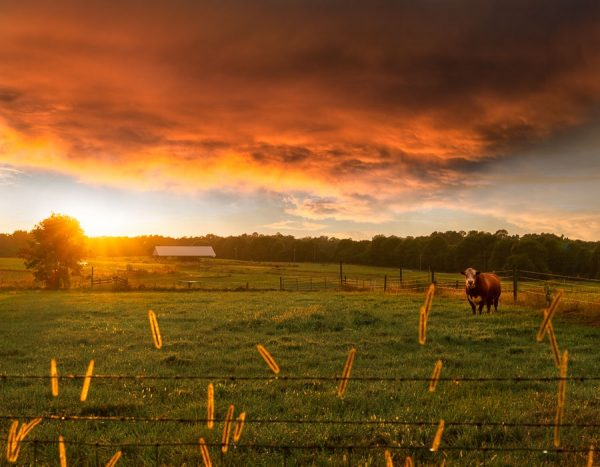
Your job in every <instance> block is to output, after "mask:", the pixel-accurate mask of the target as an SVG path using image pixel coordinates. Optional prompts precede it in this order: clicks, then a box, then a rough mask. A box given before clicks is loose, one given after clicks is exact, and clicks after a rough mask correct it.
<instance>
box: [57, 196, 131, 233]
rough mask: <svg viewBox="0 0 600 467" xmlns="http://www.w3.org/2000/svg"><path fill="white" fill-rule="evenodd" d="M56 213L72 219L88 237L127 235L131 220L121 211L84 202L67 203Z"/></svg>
mask: <svg viewBox="0 0 600 467" xmlns="http://www.w3.org/2000/svg"><path fill="white" fill-rule="evenodd" d="M58 212H61V213H64V214H67V215H68V216H71V217H74V218H75V219H77V220H78V221H79V223H80V224H81V228H82V229H83V231H84V232H85V234H86V235H87V236H88V237H101V236H118V235H127V232H128V230H129V229H130V228H131V226H132V224H133V219H132V218H131V216H128V215H127V214H126V213H124V212H123V211H122V210H121V209H113V208H110V207H109V206H103V205H99V204H96V205H94V204H91V203H85V202H78V203H69V204H68V205H66V206H64V207H63V208H62V209H61V210H59V211H58Z"/></svg>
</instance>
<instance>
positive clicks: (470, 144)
mask: <svg viewBox="0 0 600 467" xmlns="http://www.w3.org/2000/svg"><path fill="white" fill-rule="evenodd" d="M0 8H1V9H2V11H1V14H0V163H3V164H7V166H8V165H10V167H12V168H14V169H15V170H16V169H19V170H26V169H42V170H51V171H55V172H57V173H62V174H68V175H70V176H73V177H75V178H76V179H78V180H80V181H82V182H84V183H89V184H99V185H108V186H115V187H128V188H131V189H140V190H163V191H168V192H177V193H200V192H206V191H208V190H215V189H231V190H236V191H240V192H244V193H248V192H251V191H254V190H257V189H259V190H260V189H268V190H272V191H274V192H279V193H282V194H289V195H290V196H291V197H292V198H290V199H293V201H292V202H290V204H289V206H287V207H286V212H288V213H289V214H290V215H292V216H297V217H299V218H303V219H313V220H319V222H320V221H322V220H324V219H328V218H333V219H338V220H349V219H354V220H359V221H362V220H370V221H372V222H386V221H390V220H392V219H393V218H394V216H396V215H397V213H399V212H412V211H414V210H417V209H431V208H437V207H448V206H450V205H452V206H454V207H458V208H459V209H465V210H475V211H478V212H484V213H486V214H489V213H490V212H489V211H490V209H488V207H487V206H482V205H480V203H478V202H476V201H474V197H473V196H472V193H473V191H472V190H481V189H483V188H485V187H489V186H490V185H492V184H493V183H494V182H495V180H496V179H495V177H494V175H493V174H492V173H490V171H489V168H490V167H493V166H497V164H502V163H505V164H510V163H512V162H513V161H514V160H515V158H516V157H519V155H520V154H523V157H528V156H527V153H528V152H531V151H532V150H533V149H534V148H536V147H537V146H538V145H541V144H543V143H544V142H545V141H547V140H548V139H549V138H556V137H560V136H561V135H565V134H567V133H568V132H569V131H571V130H572V129H574V128H577V127H579V126H581V125H585V124H588V125H589V124H592V123H594V122H597V121H598V115H597V113H596V109H597V108H598V105H599V104H600V54H598V53H597V51H598V49H599V47H600V28H599V27H598V24H599V20H600V4H598V2H595V1H577V2H572V1H568V0H544V1H542V0H539V1H526V2H524V1H516V0H494V1H476V0H471V1H468V0H461V1H457V0H454V1H453V0H451V1H447V2H430V1H423V2H413V1H382V2H377V3H376V4H371V3H369V2H341V1H331V2H318V1H313V0H304V1H299V0H291V1H285V2H281V1H275V0H272V1H258V2H242V1H224V2H217V3H215V2H189V1H184V0H177V1H174V2H169V3H168V4H166V3H163V2H146V3H144V4H143V5H142V4H140V3H139V2H133V1H122V2H118V3H110V2H108V3H107V2H99V1H89V2H75V1H73V2H60V4H57V3H56V2H50V1H33V2H20V3H17V2H14V3H9V4H6V3H3V4H2V6H1V7H0ZM0 177H4V178H5V176H2V175H0ZM498 209H500V210H501V211H502V212H503V214H502V215H503V216H504V215H505V214H506V213H505V211H506V210H505V209H502V207H500V208H498ZM591 212H592V214H594V211H593V210H592V211H591ZM499 213H500V211H496V214H498V215H499ZM285 222H292V221H285ZM293 222H299V223H298V224H295V225H302V224H301V223H302V222H304V221H303V220H298V219H296V220H293ZM520 222H522V223H523V222H524V221H522V220H521V221H520ZM275 225H276V224H275ZM308 225H310V224H308ZM522 225H525V224H522ZM540 225H545V224H540ZM599 233H600V232H599Z"/></svg>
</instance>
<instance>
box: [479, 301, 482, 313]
mask: <svg viewBox="0 0 600 467" xmlns="http://www.w3.org/2000/svg"><path fill="white" fill-rule="evenodd" d="M481 310H483V300H481V301H480V302H479V308H478V311H479V314H481Z"/></svg>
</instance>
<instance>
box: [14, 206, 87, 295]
mask: <svg viewBox="0 0 600 467" xmlns="http://www.w3.org/2000/svg"><path fill="white" fill-rule="evenodd" d="M31 235H32V236H33V240H31V241H30V242H29V245H28V246H27V247H25V248H24V249H23V250H22V251H21V254H20V256H21V257H22V258H24V259H25V267H27V269H31V270H32V271H33V275H34V277H35V279H36V281H40V282H44V283H45V284H46V287H47V288H49V289H60V288H69V287H70V285H71V275H81V260H82V259H83V258H84V257H85V253H86V248H85V245H86V238H85V235H84V233H83V230H82V229H81V226H80V225H79V221H77V220H76V219H73V218H72V217H69V216H65V215H62V214H52V215H51V216H50V217H48V218H47V219H44V220H43V221H41V222H40V223H39V224H37V225H36V226H35V228H34V229H33V230H32V231H31Z"/></svg>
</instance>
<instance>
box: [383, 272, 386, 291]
mask: <svg viewBox="0 0 600 467" xmlns="http://www.w3.org/2000/svg"><path fill="white" fill-rule="evenodd" d="M383 291H384V292H386V291H387V274H385V275H384V276H383Z"/></svg>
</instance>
